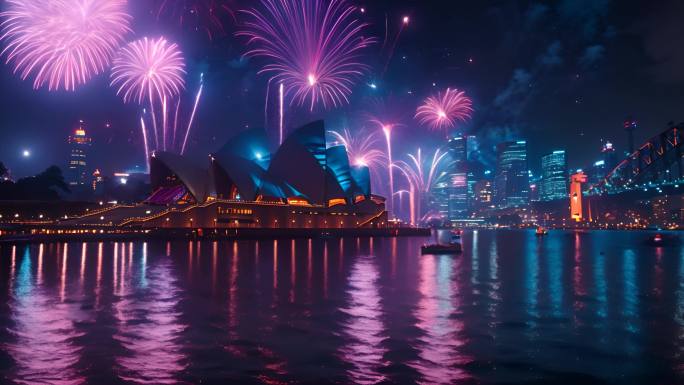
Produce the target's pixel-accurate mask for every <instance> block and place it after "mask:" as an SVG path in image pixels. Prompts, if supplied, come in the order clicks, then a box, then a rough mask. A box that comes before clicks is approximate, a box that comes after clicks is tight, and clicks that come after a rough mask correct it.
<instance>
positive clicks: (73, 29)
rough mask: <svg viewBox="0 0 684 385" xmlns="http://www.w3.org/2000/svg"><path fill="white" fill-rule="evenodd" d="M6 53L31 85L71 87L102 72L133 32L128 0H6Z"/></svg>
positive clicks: (4, 23)
mask: <svg viewBox="0 0 684 385" xmlns="http://www.w3.org/2000/svg"><path fill="white" fill-rule="evenodd" d="M6 3H7V4H6V8H5V9H6V10H5V11H4V12H2V13H1V14H0V16H1V17H2V19H3V21H2V36H1V37H0V39H1V40H3V41H4V42H5V44H6V47H5V48H4V49H3V50H2V54H3V55H4V56H5V57H6V62H7V63H8V64H10V63H11V64H12V65H13V66H14V73H15V74H19V76H20V77H21V79H22V80H25V79H26V78H28V77H33V87H34V88H35V89H38V88H42V87H44V86H45V85H47V87H48V90H51V91H52V90H60V89H64V90H67V91H73V90H75V89H76V87H78V86H80V85H82V84H84V83H86V82H88V80H90V79H91V78H92V77H93V76H95V75H97V74H100V73H102V72H104V71H105V70H106V69H107V68H109V65H110V63H111V60H112V57H113V56H114V53H115V52H116V50H117V49H118V48H119V47H120V45H121V44H122V43H123V41H124V37H125V35H126V34H127V33H128V32H130V28H129V23H130V20H131V16H130V15H129V14H128V13H127V12H126V5H127V2H126V0H7V1H6Z"/></svg>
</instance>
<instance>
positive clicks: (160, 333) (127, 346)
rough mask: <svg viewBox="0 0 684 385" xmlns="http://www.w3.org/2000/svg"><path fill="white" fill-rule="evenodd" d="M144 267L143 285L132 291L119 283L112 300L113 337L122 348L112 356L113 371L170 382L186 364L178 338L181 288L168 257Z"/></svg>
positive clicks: (129, 378) (181, 328) (142, 380)
mask: <svg viewBox="0 0 684 385" xmlns="http://www.w3.org/2000/svg"><path fill="white" fill-rule="evenodd" d="M122 260H123V258H122ZM124 269H125V267H123V266H122V277H124ZM148 270H149V271H148V272H147V274H146V275H147V282H148V284H147V286H146V288H144V289H140V290H138V291H132V290H133V289H132V288H131V287H132V285H128V284H127V285H123V284H122V286H121V290H120V291H119V297H118V300H117V302H116V303H115V304H114V308H115V316H116V319H117V330H116V333H115V335H114V339H115V340H116V341H118V342H119V343H120V344H121V346H122V347H123V348H124V353H123V354H121V355H118V356H117V357H116V364H117V374H118V376H119V377H120V378H121V379H123V380H125V381H130V382H134V383H148V384H172V383H176V382H178V376H179V374H180V373H181V372H182V371H183V370H184V369H185V368H186V365H187V364H186V356H185V354H184V353H183V351H182V345H181V342H180V337H181V334H182V333H183V332H184V331H185V329H186V327H187V325H184V324H183V323H181V322H180V316H181V314H180V311H179V310H178V307H179V298H180V296H181V291H180V289H179V288H178V285H177V280H176V277H175V276H174V272H173V268H172V266H171V262H170V261H169V260H167V259H157V260H155V262H154V263H153V265H152V266H150V267H149V269H148ZM127 277H128V279H130V277H131V276H127ZM115 279H116V278H115Z"/></svg>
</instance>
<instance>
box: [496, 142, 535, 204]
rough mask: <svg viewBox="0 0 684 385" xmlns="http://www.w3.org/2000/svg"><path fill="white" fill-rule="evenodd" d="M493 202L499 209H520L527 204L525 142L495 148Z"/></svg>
mask: <svg viewBox="0 0 684 385" xmlns="http://www.w3.org/2000/svg"><path fill="white" fill-rule="evenodd" d="M496 166H497V170H496V176H495V178H494V189H495V190H494V191H495V201H496V204H497V205H498V206H499V207H502V208H506V207H520V206H525V205H527V204H528V203H529V194H530V191H529V190H530V182H529V172H528V167H527V141H524V140H518V141H515V142H503V143H499V145H498V146H497V147H496Z"/></svg>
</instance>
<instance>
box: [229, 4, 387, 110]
mask: <svg viewBox="0 0 684 385" xmlns="http://www.w3.org/2000/svg"><path fill="white" fill-rule="evenodd" d="M355 11H356V8H355V7H353V6H350V5H348V4H347V3H346V1H345V0H330V1H323V0H311V1H309V0H306V1H305V0H262V1H261V9H257V8H251V9H249V10H244V11H243V13H244V14H245V15H247V20H246V21H245V22H244V27H245V28H244V30H243V31H240V32H238V35H239V36H245V37H247V38H248V41H247V44H248V45H249V46H251V47H252V48H251V49H250V50H248V51H247V52H246V53H245V55H246V56H249V57H261V58H265V59H267V60H268V61H270V62H269V63H268V64H266V65H264V66H263V68H262V69H261V71H260V73H272V74H273V77H272V79H273V80H276V81H278V82H280V83H282V84H283V85H284V87H285V94H286V95H288V96H290V97H291V98H292V103H296V104H298V105H303V104H305V103H307V104H309V105H310V110H313V109H314V107H316V105H317V104H319V103H321V104H323V107H324V108H325V109H327V108H331V107H337V106H340V105H343V104H348V103H349V99H348V97H349V95H350V94H351V93H352V87H353V86H354V85H355V84H356V81H357V80H358V79H359V78H360V77H361V76H363V75H364V74H365V73H366V72H367V70H368V66H367V65H365V64H363V63H362V62H360V60H359V59H360V56H361V54H362V51H363V50H364V49H365V48H367V47H368V46H369V45H370V44H371V43H373V42H374V40H373V39H370V38H366V37H364V36H363V32H364V31H365V29H366V26H367V24H365V23H363V22H361V21H359V20H358V19H357V18H356V17H355V14H356V12H355Z"/></svg>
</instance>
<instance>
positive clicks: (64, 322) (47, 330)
mask: <svg viewBox="0 0 684 385" xmlns="http://www.w3.org/2000/svg"><path fill="white" fill-rule="evenodd" d="M39 250H40V251H39V252H41V251H42V250H43V247H42V245H41V246H40V249H39ZM42 273H43V272H42V265H40V266H39V268H38V269H37V272H36V275H37V276H38V275H40V274H42ZM32 274H33V272H32V260H31V252H30V249H29V248H28V247H27V248H26V249H25V252H24V256H23V257H22V259H21V262H20V265H19V271H18V273H17V281H16V287H15V288H14V291H13V296H12V301H11V302H10V304H9V308H10V312H11V314H12V321H13V322H14V326H13V327H11V328H10V329H9V330H8V331H9V333H10V335H11V336H12V339H13V341H12V342H10V343H8V344H6V345H4V346H3V349H4V350H6V351H7V352H8V353H9V355H10V356H11V357H12V359H13V360H14V364H15V366H14V370H13V373H12V374H11V379H12V381H14V382H16V383H25V384H35V383H43V384H54V383H60V384H80V383H84V382H85V378H84V377H83V376H82V374H81V373H80V372H79V371H78V370H77V369H76V364H77V363H78V361H79V360H80V359H81V350H82V348H81V347H80V346H78V344H77V343H76V340H77V339H78V338H79V337H81V336H82V335H83V333H81V332H78V331H77V330H76V326H75V324H76V322H78V318H77V317H79V316H80V315H81V314H80V312H79V310H78V305H77V304H65V303H62V301H61V300H60V299H58V298H55V297H54V296H51V295H50V291H49V290H44V289H43V288H42V287H40V286H39V285H36V286H34V285H33V283H32V282H33V279H32Z"/></svg>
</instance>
